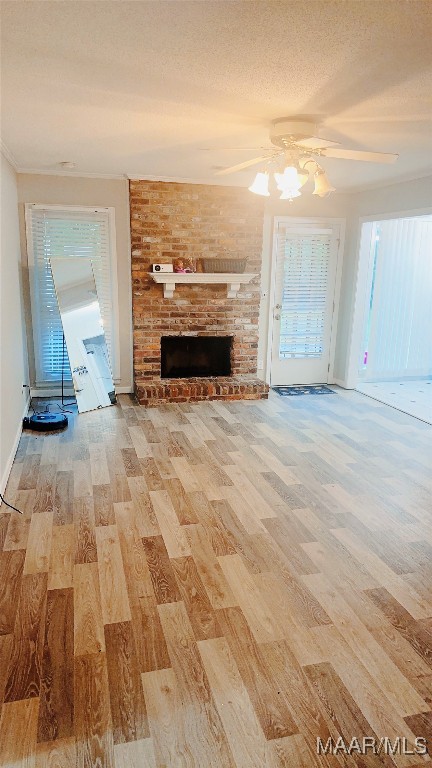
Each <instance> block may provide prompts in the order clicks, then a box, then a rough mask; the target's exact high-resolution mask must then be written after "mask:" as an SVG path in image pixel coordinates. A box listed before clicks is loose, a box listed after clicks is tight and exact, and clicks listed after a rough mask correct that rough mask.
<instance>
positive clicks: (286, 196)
mask: <svg viewBox="0 0 432 768" xmlns="http://www.w3.org/2000/svg"><path fill="white" fill-rule="evenodd" d="M295 197H301V192H299V191H298V189H284V191H283V192H282V194H281V196H280V198H279V200H293V199H294V198H295Z"/></svg>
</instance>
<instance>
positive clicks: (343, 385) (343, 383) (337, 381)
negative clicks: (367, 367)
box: [331, 379, 355, 389]
mask: <svg viewBox="0 0 432 768" xmlns="http://www.w3.org/2000/svg"><path fill="white" fill-rule="evenodd" d="M331 383H332V384H336V386H337V387H341V388H342V389H355V387H348V386H347V382H346V381H342V379H333V381H332V382H331Z"/></svg>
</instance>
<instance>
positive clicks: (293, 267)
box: [271, 222, 339, 386]
mask: <svg viewBox="0 0 432 768" xmlns="http://www.w3.org/2000/svg"><path fill="white" fill-rule="evenodd" d="M338 249H339V227H336V226H335V227H316V226H310V227H308V226H307V225H304V226H303V225H295V224H293V223H292V224H291V225H289V224H286V223H281V222H279V224H278V228H277V232H276V249H275V251H276V270H275V289H274V307H273V311H272V317H271V322H272V328H273V333H272V354H271V383H272V386H275V385H276V386H277V385H290V384H323V383H326V382H327V381H328V373H329V367H330V349H331V333H332V318H333V311H334V296H335V284H336V271H337V258H338Z"/></svg>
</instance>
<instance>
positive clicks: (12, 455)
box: [0, 398, 30, 504]
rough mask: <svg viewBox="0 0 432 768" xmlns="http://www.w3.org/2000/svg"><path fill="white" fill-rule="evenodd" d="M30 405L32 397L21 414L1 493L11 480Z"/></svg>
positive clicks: (0, 484)
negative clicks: (24, 421) (24, 419)
mask: <svg viewBox="0 0 432 768" xmlns="http://www.w3.org/2000/svg"><path fill="white" fill-rule="evenodd" d="M29 405H30V398H28V400H27V402H26V404H25V406H24V410H23V414H22V416H21V419H20V423H19V425H18V429H17V433H16V435H15V440H14V442H13V446H12V450H11V452H10V455H9V459H8V462H7V464H6V468H5V471H4V472H3V477H2V479H1V482H0V493H4V492H5V488H6V486H7V482H8V480H9V475H10V471H11V469H12V464H13V463H14V458H15V454H16V452H17V449H18V443H19V441H20V439H21V433H22V421H23V418H24V416H26V415H27V411H28V409H29ZM0 504H1V500H0Z"/></svg>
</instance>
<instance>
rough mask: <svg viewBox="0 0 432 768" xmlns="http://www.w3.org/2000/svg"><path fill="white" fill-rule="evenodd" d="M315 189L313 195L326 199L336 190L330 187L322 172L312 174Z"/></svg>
mask: <svg viewBox="0 0 432 768" xmlns="http://www.w3.org/2000/svg"><path fill="white" fill-rule="evenodd" d="M314 179H315V189H314V191H313V193H312V194H313V195H318V196H319V197H327V196H328V195H330V193H331V192H335V191H336V188H335V187H332V185H331V184H330V182H329V180H328V178H327V176H326V174H325V172H324V171H316V172H315V173H314Z"/></svg>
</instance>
